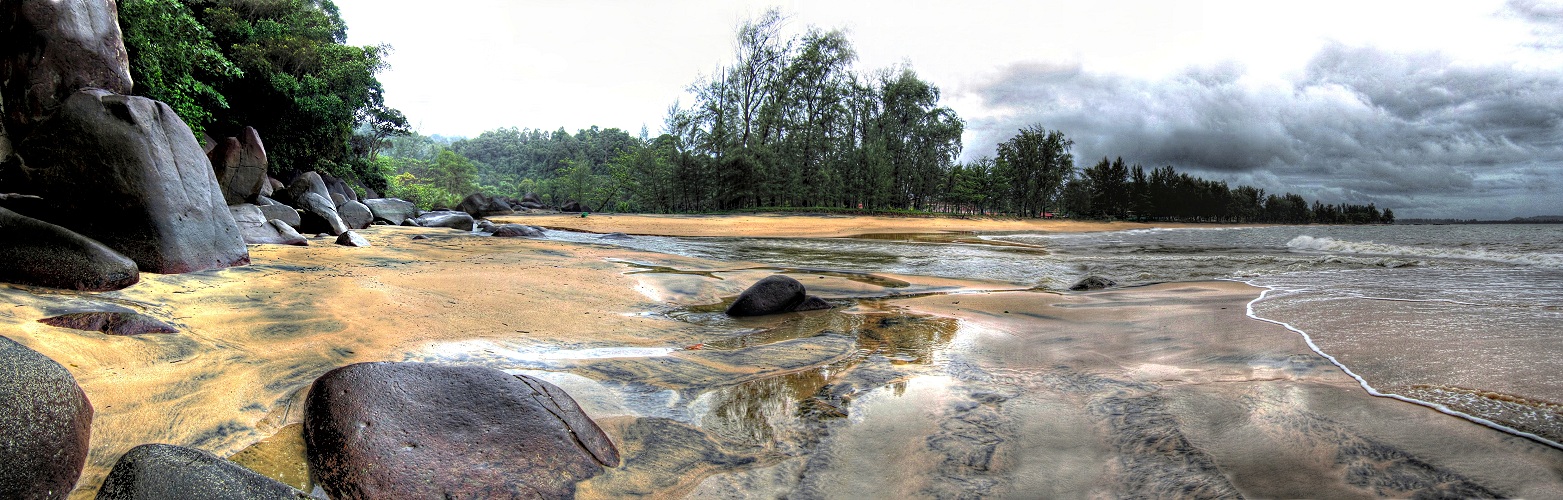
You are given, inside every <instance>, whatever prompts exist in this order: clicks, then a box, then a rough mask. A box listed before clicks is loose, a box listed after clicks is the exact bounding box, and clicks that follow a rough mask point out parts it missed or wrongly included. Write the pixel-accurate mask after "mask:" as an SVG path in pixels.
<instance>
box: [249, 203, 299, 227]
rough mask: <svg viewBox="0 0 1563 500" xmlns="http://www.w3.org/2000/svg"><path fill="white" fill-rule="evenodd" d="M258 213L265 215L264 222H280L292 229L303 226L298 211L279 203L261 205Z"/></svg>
mask: <svg viewBox="0 0 1563 500" xmlns="http://www.w3.org/2000/svg"><path fill="white" fill-rule="evenodd" d="M260 211H261V213H262V214H265V215H266V220H280V221H282V223H284V224H287V225H289V226H293V228H294V229H298V227H299V226H301V225H303V224H304V219H303V216H300V215H299V213H298V209H295V208H293V207H290V206H287V205H283V204H281V203H277V204H272V205H262V206H261V207H260Z"/></svg>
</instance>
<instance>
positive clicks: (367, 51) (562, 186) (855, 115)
mask: <svg viewBox="0 0 1563 500" xmlns="http://www.w3.org/2000/svg"><path fill="white" fill-rule="evenodd" d="M119 6H120V26H121V30H122V31H123V32H124V35H125V37H124V39H125V44H126V48H127V50H128V52H129V55H130V62H131V73H132V76H133V78H134V80H135V82H136V88H135V92H136V93H137V94H141V95H147V96H150V97H153V98H156V99H159V100H162V101H165V102H168V103H169V104H170V105H171V106H173V107H174V109H175V110H176V111H177V112H178V113H179V115H180V116H181V117H183V118H184V119H185V120H186V121H187V122H188V123H189V124H190V125H191V126H192V129H193V130H194V131H195V132H196V134H197V135H198V136H200V135H202V134H203V133H208V134H211V135H214V136H217V137H222V136H225V135H233V134H234V133H235V132H236V130H237V129H238V128H239V127H242V126H244V125H250V126H254V127H255V128H256V129H258V130H260V132H261V135H262V137H263V138H264V140H265V143H266V146H267V150H268V153H270V155H269V156H270V159H271V165H270V168H271V170H272V173H273V175H274V176H277V177H279V178H282V179H284V180H286V179H288V178H291V176H292V175H295V174H296V173H298V172H303V171H309V170H318V171H323V172H328V173H331V174H334V175H336V176H338V177H341V178H344V179H347V180H349V182H350V183H352V184H355V185H356V188H358V189H362V190H364V191H365V192H366V194H367V193H368V192H370V191H373V192H375V193H383V194H385V195H387V196H394V197H401V198H405V199H408V200H411V201H414V202H416V203H417V204H419V205H420V206H422V207H424V208H433V207H437V206H446V207H449V206H454V205H456V203H457V201H458V200H460V199H461V198H462V197H463V196H465V195H467V194H470V193H473V192H480V191H481V192H483V193H485V194H488V195H491V196H507V197H514V198H521V197H523V196H524V195H525V194H527V193H536V194H538V195H539V196H540V198H541V199H542V200H543V201H544V202H546V203H549V204H552V205H555V206H558V205H564V204H566V203H568V202H571V201H575V202H579V203H581V204H582V205H584V206H586V207H588V208H591V209H597V210H605V211H615V212H663V213H671V212H716V211H734V210H813V211H863V212H908V213H930V212H942V213H954V214H981V215H1004V216H1021V217H1041V216H1049V215H1052V216H1069V217H1090V218H1107V219H1133V220H1179V221H1210V222H1276V223H1308V222H1318V223H1382V222H1391V221H1393V220H1394V214H1393V213H1392V212H1391V211H1390V210H1388V209H1384V210H1380V209H1378V208H1377V207H1375V206H1373V205H1371V204H1370V205H1366V206H1359V205H1325V204H1321V203H1319V202H1313V203H1312V204H1309V203H1308V202H1307V200H1304V199H1303V198H1302V197H1301V196H1298V195H1295V194H1290V193H1285V194H1267V193H1265V192H1264V191H1263V190H1260V189H1255V188H1252V187H1248V186H1237V187H1230V186H1228V185H1227V184H1226V183H1224V182H1219V181H1210V180H1206V179H1201V178H1198V177H1194V176H1190V175H1188V174H1187V173H1181V172H1177V171H1176V170H1174V168H1173V167H1172V166H1163V167H1160V168H1153V169H1151V170H1148V171H1147V170H1146V169H1144V168H1142V167H1141V166H1139V165H1132V166H1130V165H1126V164H1125V163H1124V161H1123V160H1122V159H1121V158H1120V159H1115V160H1109V159H1106V158H1103V159H1102V160H1101V161H1099V162H1097V163H1096V164H1095V165H1093V166H1091V167H1087V168H1076V166H1075V158H1074V156H1073V155H1072V154H1071V153H1070V148H1071V146H1072V142H1071V141H1070V140H1069V139H1068V138H1067V137H1066V136H1065V135H1064V133H1063V132H1060V131H1057V130H1048V129H1046V128H1044V127H1043V126H1041V125H1035V126H1031V127H1027V128H1025V129H1021V130H1018V131H1017V132H1016V134H1015V136H1014V137H1012V138H1010V139H1009V140H1007V141H1004V142H1003V143H1000V144H998V147H997V153H996V155H995V157H992V158H979V159H976V160H973V161H970V162H966V163H962V162H959V161H958V159H959V157H960V153H961V150H962V144H961V133H962V132H963V130H964V127H965V123H964V122H963V121H962V120H961V119H960V117H959V116H957V115H956V113H955V112H954V111H952V110H951V109H949V108H947V107H944V106H941V105H940V103H939V99H940V92H939V88H938V87H937V86H935V85H933V84H932V83H930V82H927V81H925V80H923V79H921V78H920V77H919V76H918V75H917V73H916V72H915V71H914V70H913V69H912V68H911V67H910V66H907V65H902V66H898V67H893V68H888V69H879V70H875V71H859V70H857V69H855V68H854V66H853V65H854V63H855V61H856V54H855V52H854V51H853V48H852V44H851V42H850V41H849V40H848V39H847V37H846V35H845V34H844V33H843V32H841V31H839V30H823V29H819V28H816V27H807V28H806V29H805V30H804V32H803V33H802V34H799V35H795V36H788V35H785V34H784V33H783V29H782V28H783V24H784V19H783V17H782V16H781V14H779V13H778V12H777V11H774V10H773V11H769V12H766V13H765V14H763V15H761V16H759V17H757V18H755V19H752V20H750V21H748V22H745V23H743V24H741V25H740V26H739V27H738V29H737V31H736V37H735V38H736V40H735V41H736V43H735V50H734V55H733V58H732V60H730V61H728V62H727V63H726V64H724V65H722V66H719V67H718V68H717V69H716V70H715V71H713V73H712V74H711V75H706V76H703V77H700V78H698V79H697V80H696V81H695V82H694V83H692V84H691V85H690V86H689V89H688V90H689V92H690V94H691V95H693V96H694V98H693V100H692V102H689V103H687V104H686V103H677V102H675V103H673V105H672V106H670V107H669V109H668V114H667V116H666V118H665V119H664V122H663V124H662V130H663V133H662V134H660V135H657V136H655V137H652V136H650V134H649V133H648V131H647V130H645V129H644V128H643V129H642V130H640V131H639V134H637V135H631V134H629V133H627V132H625V131H623V130H619V129H614V128H609V129H599V128H597V127H592V128H589V129H585V130H579V131H576V132H575V133H573V134H572V133H569V132H567V131H565V130H564V129H562V128H561V129H558V130H553V131H544V130H537V129H515V128H508V129H499V130H491V131H488V132H484V133H483V134H481V135H479V136H477V137H473V138H467V139H459V140H450V139H446V138H441V137H437V136H436V137H426V136H422V135H418V134H414V133H411V132H409V130H408V128H407V120H406V119H405V118H404V117H403V116H402V114H401V113H400V112H398V111H397V110H395V109H391V108H389V107H387V106H385V105H384V99H383V91H382V89H381V86H380V83H379V81H378V80H377V79H376V78H375V75H376V74H377V73H378V72H379V71H380V70H381V69H383V68H384V63H383V56H384V54H385V52H386V50H387V47H380V46H365V47H355V46H350V45H347V44H346V43H345V41H346V30H347V26H346V25H345V23H343V22H342V19H341V17H340V15H339V14H338V11H337V8H336V6H335V5H334V4H332V3H331V1H330V0H276V1H268V2H244V1H238V0H122V1H121V2H120V3H119Z"/></svg>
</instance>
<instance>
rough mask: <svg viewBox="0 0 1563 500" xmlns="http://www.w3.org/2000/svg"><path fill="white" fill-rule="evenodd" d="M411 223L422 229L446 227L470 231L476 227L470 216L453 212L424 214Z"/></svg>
mask: <svg viewBox="0 0 1563 500" xmlns="http://www.w3.org/2000/svg"><path fill="white" fill-rule="evenodd" d="M412 221H413V222H414V223H416V224H417V225H419V226H422V227H448V228H451V229H460V230H462V231H471V230H472V229H473V228H474V227H475V226H476V221H474V220H472V216H471V215H469V214H467V213H466V212H457V211H454V210H444V211H436V212H424V214H423V215H419V216H418V218H416V219H412Z"/></svg>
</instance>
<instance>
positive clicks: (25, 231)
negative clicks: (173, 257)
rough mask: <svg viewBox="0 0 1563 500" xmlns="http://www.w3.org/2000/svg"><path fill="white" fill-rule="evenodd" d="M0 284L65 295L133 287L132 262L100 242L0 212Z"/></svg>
mask: <svg viewBox="0 0 1563 500" xmlns="http://www.w3.org/2000/svg"><path fill="white" fill-rule="evenodd" d="M0 241H4V242H5V244H0V281H4V282H8V283H19V284H23V285H36V286H46V287H49V288H64V289H70V290H85V291H95V292H99V291H106V290H118V289H121V288H125V287H127V286H130V285H134V284H136V281H139V280H140V279H141V273H140V272H139V271H137V270H136V263H135V262H133V261H131V260H130V258H128V257H125V256H124V255H120V253H119V252H115V251H114V250H111V249H109V248H108V247H106V246H103V244H102V243H98V242H96V241H93V240H92V239H90V238H87V237H85V236H82V235H79V234H76V233H74V232H71V231H70V230H69V229H65V228H63V227H60V226H56V225H54V224H50V223H47V222H44V221H40V220H37V219H33V218H31V217H25V216H22V215H20V214H17V213H16V212H12V211H10V210H6V209H4V208H0Z"/></svg>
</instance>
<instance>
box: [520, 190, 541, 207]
mask: <svg viewBox="0 0 1563 500" xmlns="http://www.w3.org/2000/svg"><path fill="white" fill-rule="evenodd" d="M521 203H536V204H537V205H538V206H542V205H543V198H542V197H540V196H538V195H537V193H532V192H528V193H526V194H524V195H521Z"/></svg>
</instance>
